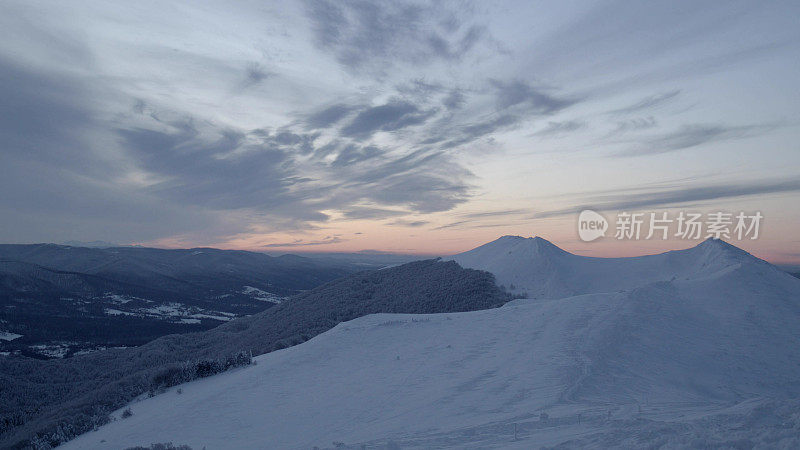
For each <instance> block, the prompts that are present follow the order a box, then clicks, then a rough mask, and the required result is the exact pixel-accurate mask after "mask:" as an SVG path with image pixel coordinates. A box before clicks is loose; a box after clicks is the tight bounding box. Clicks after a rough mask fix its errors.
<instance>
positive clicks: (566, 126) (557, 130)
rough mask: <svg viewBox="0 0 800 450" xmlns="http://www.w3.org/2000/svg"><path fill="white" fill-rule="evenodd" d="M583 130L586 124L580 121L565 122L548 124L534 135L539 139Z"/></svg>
mask: <svg viewBox="0 0 800 450" xmlns="http://www.w3.org/2000/svg"><path fill="white" fill-rule="evenodd" d="M583 128H586V122H583V121H579V120H567V121H564V122H547V125H546V126H545V127H544V128H542V129H541V130H539V131H537V132H535V133H533V135H534V136H539V137H547V136H556V135H559V134H565V133H570V132H573V131H577V130H580V129H583Z"/></svg>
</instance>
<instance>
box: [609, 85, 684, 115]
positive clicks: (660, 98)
mask: <svg viewBox="0 0 800 450" xmlns="http://www.w3.org/2000/svg"><path fill="white" fill-rule="evenodd" d="M680 93H681V91H680V90H679V89H676V90H674V91H669V92H665V93H663V94H656V95H651V96H649V97H645V98H643V99H641V100H639V101H638V102H636V103H634V104H632V105H628V106H625V107H622V108H619V109H614V110H611V111H609V112H608V113H609V114H615V115H622V114H630V113H634V112H640V111H642V110H646V109H652V108H655V107H657V106H661V105H663V104H665V103H667V102H669V101H670V100H673V99H674V98H675V97H677V96H678V94H680Z"/></svg>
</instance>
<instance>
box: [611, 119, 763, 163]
mask: <svg viewBox="0 0 800 450" xmlns="http://www.w3.org/2000/svg"><path fill="white" fill-rule="evenodd" d="M770 129H771V127H765V126H755V125H751V126H735V127H732V126H725V125H699V124H698V125H685V126H683V127H681V128H680V129H678V130H675V131H673V132H671V133H666V134H661V135H656V136H651V137H646V138H643V139H641V140H640V142H639V143H638V144H636V145H635V146H634V147H632V148H630V149H628V150H624V151H622V152H619V153H617V154H616V156H641V155H653V154H659V153H668V152H674V151H678V150H684V149H687V148H692V147H696V146H699V145H702V144H707V143H710V142H718V141H727V140H732V139H743V138H747V137H751V136H756V135H758V134H762V133H765V132H766V131H768V130H770Z"/></svg>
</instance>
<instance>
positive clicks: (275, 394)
mask: <svg viewBox="0 0 800 450" xmlns="http://www.w3.org/2000/svg"><path fill="white" fill-rule="evenodd" d="M454 259H455V260H456V261H457V262H459V264H462V265H466V266H468V267H475V268H483V269H488V270H490V271H492V272H493V273H494V274H495V275H496V277H497V278H498V280H499V283H505V284H507V285H508V284H511V283H513V284H514V285H515V286H516V287H517V288H518V289H521V290H525V291H527V292H529V293H530V294H532V297H535V298H533V299H524V300H516V301H513V302H511V303H509V304H506V305H505V306H503V307H501V308H496V309H490V310H483V311H474V312H465V313H447V314H426V315H407V314H375V315H369V316H365V317H362V318H359V319H356V320H352V321H349V322H345V323H341V324H339V325H338V326H336V327H335V328H334V329H332V330H330V331H328V332H326V333H323V334H321V335H319V336H317V337H315V338H314V339H311V340H310V341H308V342H306V343H304V344H301V345H298V346H295V347H292V348H288V349H284V350H280V351H277V352H273V353H269V354H266V355H262V356H260V357H258V358H256V361H257V364H256V365H253V366H249V367H246V368H242V369H237V370H234V371H232V372H230V373H225V374H222V375H219V376H215V377H210V378H207V379H202V380H197V381H194V382H191V383H187V384H185V385H182V386H181V389H182V394H180V395H178V394H177V393H176V391H175V390H174V389H173V390H171V391H168V392H166V393H165V394H162V395H159V396H156V397H153V398H149V399H143V400H141V401H139V402H134V403H132V404H130V405H129V406H128V407H129V408H130V409H131V410H132V412H133V415H132V416H131V417H128V418H125V419H121V418H119V417H120V413H121V411H122V410H120V411H117V412H115V414H114V415H115V417H118V419H117V420H115V421H113V422H112V423H110V424H109V425H106V426H104V427H101V428H100V429H99V430H98V431H95V432H91V433H88V434H85V435H83V436H80V437H79V438H77V439H76V440H74V441H71V442H68V443H67V444H66V445H65V446H64V448H81V449H92V448H97V449H100V448H125V447H130V446H135V445H149V444H150V443H153V442H170V441H171V442H174V443H175V444H188V445H190V446H192V447H194V448H203V447H206V448H312V447H314V446H319V447H320V448H329V447H334V446H336V445H337V444H335V443H343V444H344V445H345V446H346V447H349V448H362V447H361V446H362V445H364V446H365V447H366V448H387V446H388V448H447V447H457V448H520V449H523V448H525V449H527V448H539V447H542V446H544V447H549V446H557V445H562V446H564V447H568V448H573V447H594V448H614V447H617V448H631V447H650V446H653V447H661V446H664V447H668V448H669V447H672V448H683V447H705V446H721V447H736V448H751V447H753V446H755V447H764V448H797V447H798V446H800V400H798V398H800V397H798V396H799V395H800V345H799V344H800V280H798V279H796V278H794V277H791V276H789V275H787V274H785V273H783V272H782V271H780V270H778V269H776V268H775V267H773V266H771V265H770V264H768V263H766V262H764V261H762V260H759V259H757V258H755V257H753V256H751V255H749V254H747V253H746V252H744V251H742V250H740V249H738V248H736V247H733V246H731V245H729V244H726V243H724V242H721V241H706V242H704V243H702V244H700V245H698V246H697V247H694V248H691V249H688V250H683V251H675V252H669V253H665V254H662V255H654V256H645V257H638V258H619V259H602V258H585V257H580V256H576V255H571V254H569V253H567V252H565V251H563V250H561V249H559V248H557V247H555V246H554V245H553V244H550V243H549V242H547V241H545V240H543V239H540V238H535V239H525V238H519V237H504V238H501V239H499V240H498V241H495V242H492V243H490V244H487V245H485V246H482V247H479V248H477V249H475V250H472V251H470V252H467V253H464V254H462V255H458V256H456V257H455V258H454ZM123 409H124V408H123Z"/></svg>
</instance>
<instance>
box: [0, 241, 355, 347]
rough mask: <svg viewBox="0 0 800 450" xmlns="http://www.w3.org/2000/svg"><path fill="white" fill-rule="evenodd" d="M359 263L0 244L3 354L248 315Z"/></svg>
mask: <svg viewBox="0 0 800 450" xmlns="http://www.w3.org/2000/svg"><path fill="white" fill-rule="evenodd" d="M362 269H364V267H363V266H360V265H359V266H357V265H352V264H350V265H348V264H346V263H343V262H341V261H337V262H334V261H317V260H314V259H310V258H304V257H299V256H293V255H284V256H281V257H272V256H268V255H265V254H261V253H253V252H246V251H232V250H218V249H211V248H195V249H185V250H164V249H154V248H144V247H114V248H87V247H73V246H64V245H54V244H34V245H0V332H11V333H15V334H18V335H21V337H19V338H17V339H14V340H13V341H0V352H9V353H20V354H24V355H30V356H38V357H63V356H70V355H72V354H74V353H76V352H85V351H89V350H93V349H102V348H108V347H120V346H134V345H141V344H143V343H145V342H148V341H150V340H152V339H155V338H156V337H159V336H163V335H165V334H171V333H185V332H191V331H200V330H203V329H208V328H211V327H214V326H216V325H218V324H219V323H221V322H224V321H228V320H230V319H232V318H234V317H239V316H243V315H249V314H254V313H257V312H259V311H263V310H264V309H266V308H269V307H270V306H272V305H274V304H275V303H278V302H280V300H281V299H282V298H284V297H287V296H290V295H293V294H296V293H299V292H302V291H304V290H308V289H311V288H313V287H316V286H318V285H320V284H323V283H325V282H328V281H331V280H334V279H336V278H339V277H342V276H344V275H347V274H349V273H352V272H354V271H357V270H362Z"/></svg>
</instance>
